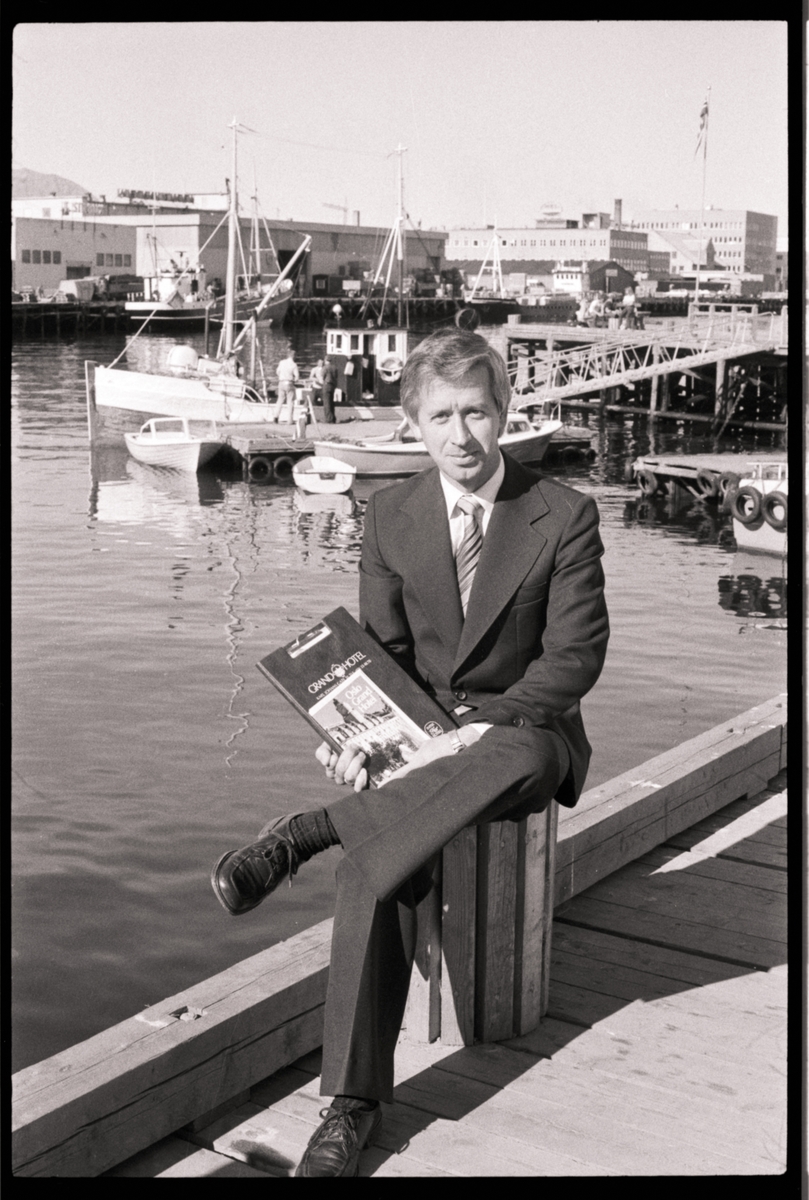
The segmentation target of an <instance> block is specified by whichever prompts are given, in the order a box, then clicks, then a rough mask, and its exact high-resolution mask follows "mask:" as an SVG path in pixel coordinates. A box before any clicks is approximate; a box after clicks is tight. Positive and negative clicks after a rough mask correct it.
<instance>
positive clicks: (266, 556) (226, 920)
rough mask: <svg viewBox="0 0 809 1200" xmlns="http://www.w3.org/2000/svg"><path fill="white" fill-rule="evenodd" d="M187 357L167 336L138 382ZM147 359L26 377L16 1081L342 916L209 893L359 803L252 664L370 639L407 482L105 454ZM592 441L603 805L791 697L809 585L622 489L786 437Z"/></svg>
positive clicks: (688, 513) (323, 861)
mask: <svg viewBox="0 0 809 1200" xmlns="http://www.w3.org/2000/svg"><path fill="white" fill-rule="evenodd" d="M290 337H291V338H292V339H293V342H294V345H295V347H296V349H297V350H298V352H299V362H300V363H301V366H302V367H303V368H304V370H305V371H307V373H308V370H307V369H308V367H309V366H311V365H312V364H313V363H314V361H315V359H316V358H317V357H318V356H319V355H320V354H322V352H323V335H322V333H321V332H320V331H316V330H309V329H300V330H296V331H293V333H292V334H291V335H289V337H288V336H287V334H286V333H285V332H284V331H279V332H274V331H270V332H268V333H266V334H264V335H262V345H261V351H262V358H263V360H264V362H265V365H266V367H267V369H268V373H269V374H270V376H271V377H272V365H273V364H274V363H275V362H277V361H278V360H279V359H280V358H281V357H283V356H284V354H285V353H286V350H287V349H288V346H289V344H290ZM180 340H191V341H193V342H194V343H195V344H197V345H198V348H200V349H201V338H200V339H195V338H192V339H180ZM171 344H172V342H171V339H169V338H165V337H154V338H145V339H142V340H141V342H140V343H139V345H138V346H137V347H136V348H135V349H133V350H132V351H130V356H129V361H130V364H131V365H141V366H148V365H155V364H156V363H157V362H158V361H159V360H160V358H161V356H163V355H165V353H166V351H167V349H168V347H169V346H170V345H171ZM122 348H123V338H122V337H120V336H118V335H112V334H110V335H106V336H98V337H97V338H96V339H95V340H92V339H90V338H86V339H85V340H83V341H75V342H65V341H49V340H42V341H29V342H22V343H20V344H18V345H17V346H15V347H14V349H13V353H12V399H11V434H12V438H11V441H12V489H13V491H12V496H13V506H12V519H13V546H12V560H13V627H12V634H13V781H14V784H13V795H12V869H13V890H12V955H13V974H12V1004H13V1008H12V1015H13V1025H12V1069H13V1070H18V1069H20V1068H22V1067H24V1066H27V1065H29V1064H30V1063H33V1062H37V1061H39V1060H41V1059H43V1058H46V1057H48V1056H50V1055H52V1054H55V1053H57V1052H58V1051H60V1050H63V1049H65V1048H66V1047H68V1046H71V1045H73V1044H74V1043H76V1042H78V1041H81V1040H82V1039H84V1038H87V1037H90V1036H91V1035H93V1034H95V1033H98V1032H99V1031H101V1030H103V1029H105V1028H107V1027H108V1026H110V1025H112V1024H114V1023H116V1022H118V1021H122V1020H124V1019H126V1018H128V1017H131V1016H133V1015H135V1014H136V1013H137V1012H139V1011H140V1010H142V1009H143V1008H144V1007H146V1006H148V1005H151V1004H155V1003H157V1002H158V1001H160V1000H162V999H164V998H168V997H170V996H172V995H174V994H176V993H177V992H179V991H181V990H182V989H183V988H185V987H187V986H189V985H191V984H193V983H195V982H197V981H198V980H200V979H203V978H205V977H207V976H209V975H213V974H215V973H216V972H218V971H221V970H224V969H225V968H226V967H228V966H230V965H231V964H233V963H235V962H237V961H238V960H239V959H241V958H244V957H246V956H248V955H251V954H254V953H257V952H258V951H260V950H262V949H264V948H266V947H267V946H268V945H271V944H273V943H275V942H278V941H280V940H282V939H284V938H287V937H289V936H290V935H292V934H294V933H296V932H298V931H299V930H301V929H304V928H306V927H307V926H309V925H312V924H314V923H316V922H318V921H320V920H322V919H323V918H325V917H327V916H329V915H331V911H332V905H333V894H334V868H335V865H336V863H337V861H338V859H339V855H340V853H341V851H340V850H339V848H334V849H332V850H330V851H328V852H327V853H326V854H324V855H321V856H319V857H318V858H316V859H314V860H312V862H310V863H308V864H306V866H305V867H304V868H303V869H302V870H301V872H300V874H299V875H298V876H296V878H295V881H294V884H293V886H292V887H291V888H288V887H286V886H283V887H282V888H281V889H279V891H278V892H276V893H275V895H274V896H273V897H272V898H271V900H270V901H268V902H267V903H265V904H264V905H263V906H261V907H260V908H259V909H257V910H256V911H255V912H253V913H251V914H248V915H246V916H244V917H242V918H238V919H233V918H231V917H229V916H228V915H227V914H226V913H225V912H224V910H223V909H222V908H221V907H220V906H219V905H218V903H217V902H216V899H215V897H214V895H213V892H212V890H211V887H210V883H209V874H210V870H211V867H212V865H213V863H214V861H215V860H216V859H217V858H218V857H219V855H220V854H222V852H223V851H224V850H226V849H229V848H235V847H237V846H240V845H242V844H244V843H245V842H247V841H250V840H251V838H252V837H253V836H254V834H255V833H256V832H257V831H258V829H259V828H260V826H261V825H263V824H264V823H265V822H266V821H267V820H268V819H269V818H270V817H272V816H274V815H280V814H282V813H286V812H289V811H296V810H301V809H304V808H311V807H317V806H319V805H322V804H324V803H326V802H328V800H329V799H330V798H333V796H334V794H335V791H334V786H333V785H331V784H328V783H327V781H326V780H325V778H324V777H323V774H322V771H321V769H320V768H319V766H318V765H317V763H316V762H315V760H314V750H315V747H316V745H317V739H316V737H315V735H314V733H313V732H312V731H311V729H310V728H309V726H308V725H307V724H306V723H305V722H304V721H303V720H302V719H301V718H300V717H299V716H298V715H297V714H296V713H295V712H294V711H293V710H292V709H291V708H290V707H289V706H288V705H287V704H286V702H285V701H284V700H283V699H282V698H281V697H280V695H278V693H276V692H275V690H274V689H273V688H272V687H271V686H270V684H269V683H268V682H267V680H266V679H265V678H264V677H263V676H262V675H261V674H260V673H259V671H258V670H257V669H256V665H255V664H256V663H257V661H258V660H259V658H261V657H263V656H264V655H265V654H266V653H267V652H268V651H269V650H271V649H274V648H275V647H277V646H279V645H281V644H283V643H285V642H287V641H289V640H291V638H292V637H293V636H294V635H295V634H297V633H299V632H301V631H302V630H304V629H306V628H307V627H308V626H309V625H310V624H312V623H314V622H315V621H316V620H318V619H319V618H320V617H321V616H323V614H324V613H326V612H328V611H329V610H330V609H332V608H334V607H336V606H337V605H344V606H345V607H346V608H347V609H349V611H350V612H352V613H354V614H355V615H356V613H357V563H358V559H359V553H360V544H361V539H362V524H363V511H364V506H365V502H366V500H367V497H368V495H369V494H370V492H371V490H373V489H375V488H378V487H385V486H390V483H391V482H392V481H390V480H384V481H370V480H366V481H359V482H358V483H357V485H356V488H355V491H354V498H353V502H352V500H351V499H350V498H348V497H334V498H327V497H319V498H312V497H310V498H308V499H307V498H305V497H301V495H300V494H299V493H298V492H297V491H296V489H295V487H294V486H293V485H292V484H291V482H282V483H274V484H269V485H265V486H262V485H258V484H253V483H248V482H246V481H245V480H243V479H242V477H241V473H240V472H239V471H238V470H234V469H230V468H228V469H225V468H218V467H216V466H214V467H213V468H211V469H207V468H206V469H204V470H203V472H201V473H200V474H199V475H198V476H185V475H182V474H180V473H171V472H164V471H160V470H157V469H152V468H148V467H146V466H143V465H141V464H139V463H137V462H135V461H133V460H132V459H130V458H129V457H128V456H127V453H126V449H125V447H124V446H123V445H121V446H120V447H105V448H103V449H99V450H97V451H93V452H91V450H90V447H89V444H88V439H87V428H86V412H85V396H84V361H85V359H94V360H96V361H98V362H101V363H109V362H110V361H112V359H113V358H114V357H115V356H116V355H117V354H118V353H119V351H120V350H121V349H122ZM578 419H579V420H583V421H587V420H589V421H590V422H591V425H592V431H593V436H594V442H593V445H594V447H595V449H596V450H597V451H598V457H597V458H596V459H595V461H594V462H592V463H582V464H581V465H576V466H568V467H558V468H556V467H554V468H549V470H548V473H549V474H553V475H554V476H557V477H559V478H560V479H563V480H564V481H565V482H567V483H570V484H571V485H572V486H574V487H578V488H580V489H582V490H583V491H586V492H588V493H590V494H592V495H593V496H594V497H595V499H596V500H597V502H598V505H599V509H600V512H601V520H602V533H603V539H604V544H605V558H604V568H605V573H606V579H607V599H608V604H609V610H610V617H611V625H612V639H611V642H610V647H609V651H608V656H607V662H606V666H605V669H604V672H603V674H602V676H601V679H600V680H599V682H598V683H597V685H596V687H595V688H594V689H593V691H592V692H591V693H590V694H589V695H588V696H587V697H586V698H585V700H584V702H583V705H582V708H583V715H584V720H585V723H586V727H587V731H588V735H589V738H590V741H591V742H592V745H593V759H592V766H591V772H590V776H589V779H588V786H592V785H595V784H597V783H599V782H602V781H604V780H606V779H609V778H611V777H613V776H615V775H617V774H620V773H623V772H624V771H627V770H629V769H630V768H632V767H635V766H637V765H639V764H641V763H643V762H644V761H645V760H646V759H648V758H649V757H651V756H653V755H655V754H657V753H660V752H661V751H664V750H666V749H669V748H670V747H672V746H675V745H676V744H678V743H679V742H682V741H684V740H685V739H687V738H691V737H694V736H696V735H698V734H699V733H701V732H702V731H704V730H706V729H708V728H710V727H712V726H713V725H716V724H717V723H719V722H720V721H724V720H726V719H728V718H730V717H733V716H734V715H736V714H737V713H740V712H743V711H744V710H745V709H747V708H750V707H752V706H753V705H755V704H757V703H759V702H761V701H763V700H765V699H768V698H769V697H771V696H773V695H775V694H776V693H778V692H780V691H783V690H784V689H785V686H786V588H785V583H786V579H785V574H786V567H785V564H783V563H782V562H780V561H779V560H775V559H768V558H757V557H756V556H755V555H749V554H745V553H741V552H738V551H737V550H736V549H735V545H734V543H733V541H732V527H731V523H730V518H729V517H725V516H723V515H721V514H719V513H717V511H716V510H715V509H711V508H710V507H707V506H706V505H705V504H703V503H699V502H696V501H694V502H693V503H689V504H687V505H686V506H685V507H683V508H681V509H679V510H677V511H674V510H672V509H671V508H670V507H669V506H668V505H667V503H666V501H665V500H662V501H659V502H657V501H651V500H646V499H643V498H641V497H640V495H639V493H638V491H637V489H636V488H635V487H634V486H633V485H631V484H628V483H626V482H625V477H624V470H625V465H626V463H627V462H628V461H631V460H633V459H634V458H635V457H636V456H637V455H638V454H641V453H644V452H646V451H650V450H651V451H661V450H666V451H667V452H671V453H677V452H690V453H696V452H699V451H706V450H715V449H717V448H718V449H724V450H729V451H740V450H744V449H748V448H752V447H754V446H756V445H757V446H758V447H760V448H761V449H767V450H771V449H772V448H773V447H774V446H778V444H779V443H778V440H777V437H778V435H772V434H761V435H758V436H759V441H758V443H756V442H754V441H753V440H752V438H753V436H754V435H747V436H746V438H745V440H742V439H740V438H739V437H733V438H726V439H724V440H723V441H722V444H721V446H719V447H717V446H716V445H715V443H713V442H712V441H711V440H710V439H708V438H706V437H704V436H703V435H701V434H700V433H699V431H697V435H695V436H692V435H691V434H690V433H689V432H688V430H687V429H686V428H685V427H681V426H677V425H674V424H670V423H667V425H668V427H667V428H660V429H657V430H655V429H654V428H653V427H650V425H649V423H648V421H647V419H646V418H645V417H640V416H639V417H635V416H610V415H609V414H608V415H607V416H606V417H605V418H599V417H597V416H596V415H595V414H593V415H590V414H588V415H587V416H583V417H582V416H580V417H579V418H578ZM599 422H600V423H599Z"/></svg>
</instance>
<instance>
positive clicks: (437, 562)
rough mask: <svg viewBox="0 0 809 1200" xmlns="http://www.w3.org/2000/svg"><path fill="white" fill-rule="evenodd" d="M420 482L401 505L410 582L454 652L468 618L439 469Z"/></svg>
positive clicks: (451, 652)
mask: <svg viewBox="0 0 809 1200" xmlns="http://www.w3.org/2000/svg"><path fill="white" fill-rule="evenodd" d="M419 483H420V485H421V486H420V487H418V488H417V489H416V490H415V491H414V492H413V494H412V495H411V496H410V497H409V499H407V500H406V501H405V503H404V504H403V505H402V508H401V511H402V512H403V513H404V514H406V517H407V518H408V520H407V521H406V522H403V548H404V549H405V551H406V553H407V557H408V562H409V563H410V564H412V566H411V569H410V571H409V578H408V582H409V583H410V584H411V586H412V587H413V588H414V589H415V590H416V591H417V593H418V596H419V600H420V601H421V604H422V606H423V608H424V611H425V614H426V615H427V618H428V620H429V621H430V624H431V625H432V627H433V629H435V631H436V633H437V634H438V636H439V637H440V638H441V641H442V642H443V643H444V645H445V646H446V647H447V650H448V652H449V653H450V654H451V655H454V654H455V650H456V648H457V646H458V641H459V639H460V637H461V630H462V628H463V623H464V620H463V610H462V608H461V599H460V596H459V594H458V577H457V575H456V573H455V559H454V557H453V554H452V543H451V541H450V536H449V520H448V519H447V510H446V504H445V500H444V491H443V488H442V487H441V480H440V478H439V474H438V470H437V469H434V470H430V471H427V472H425V474H424V475H423V476H422V477H421V478H420V480H419Z"/></svg>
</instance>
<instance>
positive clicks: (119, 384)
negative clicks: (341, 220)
mask: <svg viewBox="0 0 809 1200" xmlns="http://www.w3.org/2000/svg"><path fill="white" fill-rule="evenodd" d="M231 128H232V129H233V165H232V176H231V177H232V180H233V184H232V187H231V189H230V204H229V207H228V214H227V222H228V257H227V273H226V289H225V299H224V318H223V326H222V335H221V338H220V346H219V352H218V353H217V356H216V357H209V356H208V355H201V354H198V353H197V352H196V350H195V349H194V348H193V347H192V346H188V345H178V346H174V347H173V348H172V350H171V352H170V354H169V356H168V360H167V364H166V368H165V370H163V371H128V370H126V369H125V368H123V367H119V366H118V365H117V364H118V363H119V362H120V360H121V358H122V357H123V355H124V354H125V352H126V349H127V347H125V348H124V350H122V351H121V353H120V354H119V355H118V357H117V358H116V359H115V360H114V362H113V363H111V364H110V366H108V367H104V366H101V365H99V364H98V363H96V362H86V363H85V380H86V391H87V418H88V426H89V431H90V438H91V440H94V439H96V438H100V437H102V436H103V434H104V433H105V432H108V431H109V432H115V433H116V434H121V433H123V432H125V431H126V430H127V429H128V430H135V429H138V428H140V426H141V425H142V424H143V423H144V422H145V421H146V420H148V419H149V418H150V417H186V418H188V419H189V420H201V421H217V422H219V423H221V424H224V425H228V424H242V423H245V422H265V421H270V420H272V418H273V415H274V410H273V409H271V407H270V405H269V403H268V402H267V397H266V395H262V394H261V393H260V392H259V391H258V390H257V389H256V387H255V386H254V384H253V383H249V382H247V381H246V380H244V379H242V378H241V364H240V363H239V361H238V359H237V358H236V351H237V350H238V349H239V347H240V346H241V345H242V343H243V342H244V341H245V340H246V339H247V338H248V337H249V338H251V340H252V347H253V349H254V350H255V344H256V343H255V339H256V327H257V324H258V321H259V320H260V318H261V315H262V313H263V312H264V310H265V309H266V308H267V307H268V306H269V305H270V304H271V303H272V301H273V299H274V298H275V297H276V296H277V295H279V293H280V291H281V290H282V285H283V284H284V282H285V281H288V279H289V276H290V275H291V273H292V271H293V270H294V269H295V266H296V263H297V262H298V260H299V259H300V258H301V257H302V255H304V254H305V253H306V252H307V251H308V249H309V246H310V245H311V242H312V239H311V237H310V236H309V235H307V236H306V237H305V238H304V239H303V241H302V243H301V245H300V246H299V247H298V249H297V250H296V252H295V254H294V255H293V257H292V258H291V259H290V261H289V263H288V264H287V266H286V267H285V269H284V270H283V271H282V272H281V273H280V274H279V275H278V277H277V278H276V280H275V281H274V283H273V284H272V286H271V287H270V289H269V290H268V291H267V292H266V293H265V294H264V296H263V298H262V299H261V300H260V302H259V303H258V304H257V305H256V306H255V308H254V309H253V311H252V314H251V316H250V318H249V320H248V322H247V323H246V324H244V325H243V327H242V329H241V331H240V332H238V333H237V331H236V326H237V325H238V324H239V321H238V319H237V316H236V244H237V240H238V197H237V187H236V149H237V130H238V124H237V122H236V120H235V119H234V120H233V122H232V123H231ZM145 324H146V322H145V321H144V325H145ZM139 333H140V330H138V332H137V333H136V334H135V337H137V336H138V334H139ZM253 358H255V354H254V355H253Z"/></svg>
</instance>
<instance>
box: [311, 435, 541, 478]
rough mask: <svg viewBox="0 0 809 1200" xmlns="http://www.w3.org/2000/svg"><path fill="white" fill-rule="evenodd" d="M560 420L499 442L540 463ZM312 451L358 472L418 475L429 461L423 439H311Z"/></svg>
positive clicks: (526, 460)
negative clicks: (334, 459) (335, 459)
mask: <svg viewBox="0 0 809 1200" xmlns="http://www.w3.org/2000/svg"><path fill="white" fill-rule="evenodd" d="M559 428H561V422H560V421H546V422H545V424H544V425H542V426H540V428H539V429H536V430H532V431H531V432H530V433H527V434H523V433H519V434H504V435H503V437H501V438H500V446H501V447H502V449H503V450H506V451H507V452H508V453H509V454H510V455H511V457H512V458H516V459H517V461H518V462H524V463H540V462H541V461H542V459H543V457H544V455H545V451H546V450H547V448H548V445H549V443H550V441H551V438H552V437H553V435H554V433H555V432H556V431H557V430H558V429H559ZM314 448H315V454H317V455H333V456H339V457H340V458H341V459H342V460H343V461H344V462H347V463H349V464H350V465H351V466H353V467H355V468H356V472H357V475H358V476H362V477H364V478H367V477H384V476H388V477H393V476H403V475H417V474H418V473H419V472H420V471H423V470H425V469H426V468H427V467H429V466H431V465H432V460H431V458H430V456H429V454H428V453H427V451H426V449H425V447H424V443H423V442H412V443H409V444H408V443H407V442H393V441H385V442H381V443H378V444H377V445H373V444H372V443H370V442H368V441H364V442H363V441H358V440H349V439H347V438H343V439H337V438H335V439H334V440H329V441H318V440H315V441H314Z"/></svg>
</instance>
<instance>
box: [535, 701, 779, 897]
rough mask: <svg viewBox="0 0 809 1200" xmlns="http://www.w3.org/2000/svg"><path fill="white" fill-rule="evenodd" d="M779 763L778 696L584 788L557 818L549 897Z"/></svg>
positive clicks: (593, 876)
mask: <svg viewBox="0 0 809 1200" xmlns="http://www.w3.org/2000/svg"><path fill="white" fill-rule="evenodd" d="M785 761H786V695H780V696H776V697H774V698H773V699H771V700H768V701H767V702H766V703H765V704H760V705H757V706H756V707H755V708H752V709H750V710H749V711H748V712H746V713H742V714H741V715H740V716H738V717H734V718H733V719H732V720H730V721H726V722H723V723H722V724H721V725H717V726H715V727H714V728H713V729H709V730H708V731H707V732H706V733H702V734H700V735H699V736H698V737H695V738H691V739H690V740H689V741H687V742H683V743H682V745H680V746H676V747H675V748H674V749H673V750H667V751H666V752H665V753H664V754H659V755H657V756H656V757H655V758H652V759H649V760H648V762H645V763H643V764H641V765H640V766H638V767H634V768H632V769H631V770H629V771H627V772H625V773H624V774H623V775H619V776H618V777H617V778H616V779H611V780H610V781H609V782H608V783H605V784H601V785H600V786H599V787H596V788H591V789H590V790H589V791H587V792H585V793H584V794H583V795H582V797H581V799H580V800H579V803H578V805H577V807H576V808H575V809H573V810H572V811H570V812H568V813H566V814H565V815H564V816H563V817H562V820H561V821H560V823H559V836H558V839H557V846H556V883H555V902H556V904H559V903H560V902H561V901H563V900H568V899H570V897H571V896H574V895H576V894H577V893H579V892H582V891H584V890H585V889H586V888H588V887H590V886H591V885H592V884H594V883H596V882H597V881H598V880H599V879H603V878H604V876H605V875H609V874H610V873H611V872H612V871H616V870H617V869H618V868H619V867H621V866H624V864H625V863H628V862H631V861H632V860H633V859H635V858H639V857H640V856H641V855H642V854H645V853H646V852H647V851H648V850H651V849H652V848H653V847H654V846H657V845H659V844H660V843H661V842H664V841H666V839H667V838H669V837H672V836H673V835H674V834H675V833H679V832H680V831H681V830H683V829H686V828H688V826H689V825H693V824H694V823H695V822H696V821H699V820H701V819H702V818H703V817H706V816H709V815H710V814H711V813H713V812H716V811H717V809H719V808H722V807H723V806H724V805H725V804H729V803H730V802H731V801H732V800H736V799H738V798H739V797H740V796H743V795H745V794H746V793H747V792H750V791H760V790H761V788H763V787H765V786H766V784H767V783H768V781H769V780H770V779H772V778H773V777H774V776H775V775H777V774H778V772H779V771H780V770H782V769H783V767H784V765H785Z"/></svg>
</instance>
